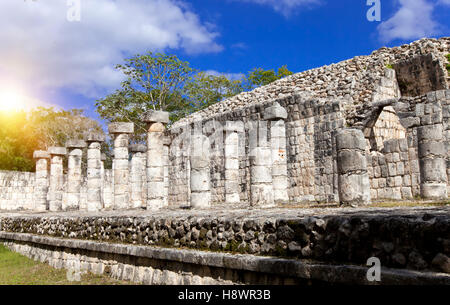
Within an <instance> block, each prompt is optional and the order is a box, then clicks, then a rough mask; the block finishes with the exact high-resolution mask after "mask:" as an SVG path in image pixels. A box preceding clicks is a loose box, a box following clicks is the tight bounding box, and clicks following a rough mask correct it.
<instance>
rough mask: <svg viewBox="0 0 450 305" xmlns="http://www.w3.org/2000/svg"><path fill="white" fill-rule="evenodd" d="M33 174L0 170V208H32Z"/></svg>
mask: <svg viewBox="0 0 450 305" xmlns="http://www.w3.org/2000/svg"><path fill="white" fill-rule="evenodd" d="M34 183H35V174H34V173H27V172H12V171H0V210H32V209H34V197H33V196H34Z"/></svg>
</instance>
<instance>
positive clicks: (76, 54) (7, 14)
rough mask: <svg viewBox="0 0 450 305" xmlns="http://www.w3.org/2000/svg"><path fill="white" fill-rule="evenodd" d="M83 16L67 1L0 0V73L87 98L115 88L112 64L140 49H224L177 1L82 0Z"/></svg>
mask: <svg viewBox="0 0 450 305" xmlns="http://www.w3.org/2000/svg"><path fill="white" fill-rule="evenodd" d="M80 3H81V15H80V17H81V20H80V22H68V20H67V12H68V9H69V7H68V6H67V3H66V1H40V0H39V1H25V2H24V1H17V0H1V1H0V28H1V31H0V41H1V44H0V58H1V59H2V60H1V61H0V79H2V78H8V79H9V80H10V81H15V82H20V83H28V84H32V85H33V86H35V87H36V88H40V89H41V88H49V89H55V88H56V89H57V88H69V89H71V90H74V91H75V92H77V93H80V94H83V95H85V96H88V97H98V95H99V94H104V93H105V92H107V91H109V90H111V89H113V88H116V87H117V86H118V84H119V83H120V81H121V80H122V76H121V74H120V73H119V72H117V71H116V70H115V69H114V66H115V64H118V63H121V62H122V60H123V58H124V57H127V56H130V55H134V54H136V53H141V52H145V51H147V50H151V51H165V50H168V49H180V50H184V51H185V52H187V53H190V54H192V53H209V52H218V51H221V49H222V46H220V45H219V44H217V43H216V37H217V33H215V32H214V30H213V29H212V28H211V26H210V25H208V24H205V23H203V22H202V21H201V20H200V19H199V17H198V16H197V15H196V14H195V13H194V12H192V11H191V10H189V7H188V6H185V5H184V4H183V3H182V2H180V1H178V0H81V2H80Z"/></svg>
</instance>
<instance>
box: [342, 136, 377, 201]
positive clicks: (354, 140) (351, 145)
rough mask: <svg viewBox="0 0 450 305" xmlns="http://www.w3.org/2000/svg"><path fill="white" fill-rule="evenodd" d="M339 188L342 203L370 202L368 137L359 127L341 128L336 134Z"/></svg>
mask: <svg viewBox="0 0 450 305" xmlns="http://www.w3.org/2000/svg"><path fill="white" fill-rule="evenodd" d="M336 149H337V167H338V189H339V201H340V204H341V205H350V206H360V205H365V204H369V203H370V199H371V198H370V182H369V174H368V172H367V159H366V139H365V138H364V134H363V133H362V131H361V130H359V129H341V130H339V131H338V132H337V134H336Z"/></svg>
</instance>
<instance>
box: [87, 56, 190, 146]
mask: <svg viewBox="0 0 450 305" xmlns="http://www.w3.org/2000/svg"><path fill="white" fill-rule="evenodd" d="M116 68H117V69H118V70H120V71H121V72H122V73H123V74H124V75H125V77H126V79H125V81H123V82H122V84H121V88H120V89H118V90H116V92H114V93H113V94H110V95H108V96H106V97H105V98H103V99H99V100H97V101H96V104H95V105H96V106H97V112H98V113H99V114H100V116H101V117H102V118H104V119H105V120H107V121H108V122H117V121H125V122H133V123H135V140H142V139H143V134H144V133H145V125H144V123H143V122H142V121H141V119H140V117H141V115H142V114H143V113H145V112H146V111H148V110H150V109H154V110H163V111H169V112H171V114H172V119H176V118H177V117H178V116H180V114H182V113H184V111H185V109H186V108H187V107H189V102H188V100H187V99H186V98H185V97H184V96H183V88H184V86H185V83H186V81H188V80H189V79H190V78H191V77H192V75H193V73H194V69H192V68H191V67H190V66H189V63H188V62H185V61H181V60H179V59H178V58H177V57H176V56H175V55H165V54H161V53H156V54H153V53H152V52H148V53H146V54H142V55H140V54H138V55H135V56H133V57H132V58H130V59H126V60H125V63H124V64H123V65H117V66H116Z"/></svg>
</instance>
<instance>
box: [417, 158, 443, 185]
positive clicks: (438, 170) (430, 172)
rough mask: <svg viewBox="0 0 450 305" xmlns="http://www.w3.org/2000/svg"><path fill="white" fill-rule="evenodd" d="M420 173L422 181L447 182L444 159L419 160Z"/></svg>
mask: <svg viewBox="0 0 450 305" xmlns="http://www.w3.org/2000/svg"><path fill="white" fill-rule="evenodd" d="M420 174H421V181H422V182H447V173H446V161H445V159H442V158H437V159H422V160H420Z"/></svg>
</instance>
